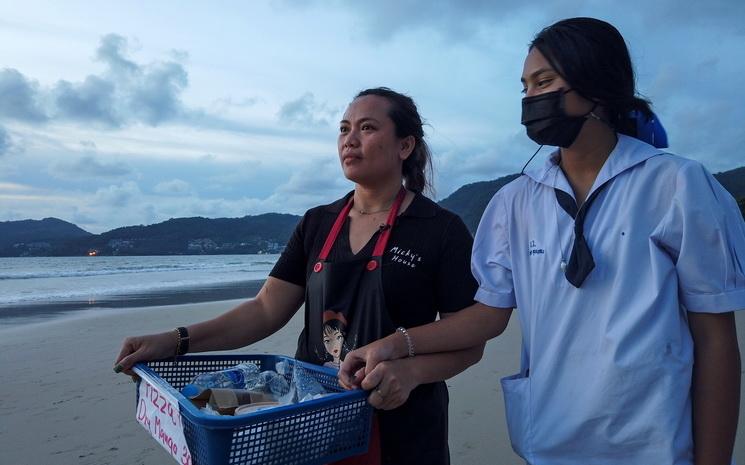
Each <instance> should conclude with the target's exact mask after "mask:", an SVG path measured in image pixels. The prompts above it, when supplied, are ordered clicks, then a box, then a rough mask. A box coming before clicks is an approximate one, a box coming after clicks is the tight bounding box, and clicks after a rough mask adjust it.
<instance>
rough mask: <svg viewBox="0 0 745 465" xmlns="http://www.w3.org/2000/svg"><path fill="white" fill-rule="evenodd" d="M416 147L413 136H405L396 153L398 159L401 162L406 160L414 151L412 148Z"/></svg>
mask: <svg viewBox="0 0 745 465" xmlns="http://www.w3.org/2000/svg"><path fill="white" fill-rule="evenodd" d="M415 146H416V139H415V138H414V136H406V137H404V138H403V139H401V146H400V149H399V151H398V157H399V158H400V159H401V160H406V159H407V158H409V156H410V155H411V153H412V152H413V151H414V147H415Z"/></svg>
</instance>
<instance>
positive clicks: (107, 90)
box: [0, 34, 189, 127]
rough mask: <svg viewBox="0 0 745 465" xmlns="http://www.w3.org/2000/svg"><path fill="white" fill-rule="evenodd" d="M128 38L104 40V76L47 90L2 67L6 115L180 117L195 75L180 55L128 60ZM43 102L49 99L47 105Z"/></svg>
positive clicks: (100, 53) (154, 121)
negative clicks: (183, 99)
mask: <svg viewBox="0 0 745 465" xmlns="http://www.w3.org/2000/svg"><path fill="white" fill-rule="evenodd" d="M127 45H128V43H127V40H126V39H125V38H124V37H121V36H119V35H116V34H108V35H106V36H104V37H103V38H102V39H101V43H100V45H99V47H98V50H97V51H96V57H97V59H98V60H99V61H100V62H102V63H103V64H104V65H105V66H106V70H105V71H104V72H102V73H101V74H91V75H88V76H87V77H86V78H85V79H84V80H83V81H82V82H69V81H66V80H59V81H58V82H57V83H56V84H55V85H53V86H52V87H51V88H50V89H44V88H41V87H40V86H39V85H38V84H37V83H36V82H35V81H32V80H30V79H28V78H26V77H25V76H24V75H23V74H21V73H20V72H19V71H18V70H15V69H4V70H2V71H0V117H6V118H10V119H15V120H19V121H25V122H44V121H47V120H49V119H52V120H71V121H79V122H86V123H93V124H99V125H102V126H106V127H121V126H124V125H129V124H134V123H143V124H146V125H149V126H157V125H160V124H163V123H166V122H170V121H174V120H178V119H180V118H181V117H182V116H183V115H184V113H185V110H184V106H183V104H182V102H181V94H182V93H183V91H184V89H185V88H186V87H187V85H188V82H189V78H188V73H187V72H186V70H185V69H184V67H183V65H182V64H181V63H180V62H178V61H176V60H177V59H178V57H179V56H182V55H183V54H172V55H173V56H175V57H176V58H174V59H168V60H161V61H156V62H153V63H147V64H139V63H137V62H135V61H132V60H130V59H128V58H127V56H126V54H127ZM41 102H45V104H42V103H41Z"/></svg>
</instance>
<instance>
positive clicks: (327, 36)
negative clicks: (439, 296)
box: [0, 0, 745, 233]
mask: <svg viewBox="0 0 745 465" xmlns="http://www.w3.org/2000/svg"><path fill="white" fill-rule="evenodd" d="M541 3H545V5H550V6H545V5H541ZM570 16H594V17H598V18H601V19H605V20H608V21H610V22H611V23H613V24H614V25H616V26H617V27H618V28H619V29H620V31H621V33H622V34H623V35H624V36H625V37H626V39H627V42H628V43H629V47H630V50H631V53H632V57H633V59H634V61H635V66H636V70H637V74H638V76H637V80H638V86H639V90H640V92H641V93H642V94H643V95H645V96H647V97H648V98H650V99H651V100H652V101H653V102H654V108H655V110H656V112H657V113H658V115H659V116H660V118H661V120H662V121H663V123H664V124H665V126H666V128H667V130H668V135H669V137H670V141H671V149H672V150H673V151H675V152H677V153H679V154H682V155H685V156H688V157H691V158H694V159H697V160H700V161H701V162H702V163H704V165H705V166H706V167H707V168H709V170H711V171H713V172H718V171H723V170H728V169H731V168H735V167H738V166H743V165H745V156H744V155H743V153H745V152H743V146H745V97H743V91H742V81H743V77H744V76H745V52H743V51H742V50H743V43H745V2H743V1H742V0H709V1H707V2H700V1H697V0H655V1H649V0H629V1H625V2H615V1H599V0H595V1H593V0H556V1H551V2H516V1H513V0H510V1H507V0H495V1H487V0H473V1H468V0H461V1H456V0H452V1H447V0H439V1H437V0H429V1H405V0H399V1H395V0H376V1H374V2H358V1H341V0H326V1H321V0H316V1H314V0H304V1H280V0H276V1H266V2H260V1H252V2H238V1H234V2H229V1H226V2H200V3H197V2H187V1H178V2H176V1H173V2H168V1H158V2H144V1H132V2H92V1H89V2H82V1H78V2H76V1H66V2H52V1H49V2H41V1H34V0H26V1H24V2H11V1H2V2H0V221H6V220H19V219H26V218H31V219H41V218H44V217H48V216H54V217H58V218H62V219H64V220H66V221H71V222H73V223H76V224H78V225H79V226H81V227H83V228H84V229H86V230H88V231H91V232H94V233H98V232H103V231H106V230H109V229H112V228H115V227H119V226H125V225H132V224H150V223H154V222H159V221H163V220H166V219H168V218H175V217H184V216H206V217H239V216H244V215H253V214H259V213H265V212H270V211H276V212H288V213H295V214H301V213H302V212H303V211H304V210H305V209H307V208H309V207H311V206H313V205H316V204H319V203H324V202H328V201H331V200H333V199H334V198H335V197H337V196H339V195H341V194H343V193H344V192H346V191H347V190H349V189H350V188H351V184H349V182H348V181H346V180H345V179H344V178H343V176H342V175H341V170H340V168H339V164H338V160H337V156H336V134H337V131H338V121H339V119H340V117H341V115H342V113H343V111H344V109H345V107H346V105H347V103H348V102H349V100H350V99H351V97H352V96H353V95H354V94H355V93H356V92H357V91H359V90H361V89H364V88H367V87H374V86H380V85H385V86H389V87H392V88H394V89H396V90H399V91H402V92H405V93H408V94H410V95H411V96H412V97H414V99H415V100H416V102H417V104H418V105H419V108H420V111H421V113H422V115H423V116H424V117H425V119H426V120H427V122H428V126H427V135H428V138H429V141H430V144H431V146H432V149H433V152H434V154H435V170H436V176H435V188H436V192H435V194H434V197H435V198H437V199H438V200H439V199H442V198H444V197H447V196H448V195H449V194H451V193H452V192H453V191H454V190H455V189H457V188H458V187H460V186H461V185H463V184H466V183H470V182H475V181H481V180H489V179H494V178H497V177H500V176H503V175H506V174H509V173H513V172H517V171H519V170H520V168H521V167H522V164H523V163H524V161H525V160H526V159H527V158H528V156H529V155H531V154H532V152H533V150H534V149H535V145H534V144H533V143H532V142H531V141H530V140H529V139H528V138H527V136H525V133H524V129H523V127H522V126H521V125H520V123H519V119H520V99H521V94H520V89H521V85H520V82H519V79H520V73H521V71H522V62H523V59H524V58H525V54H526V51H527V50H526V46H527V44H528V43H529V41H530V40H531V39H532V37H533V35H534V34H535V33H536V32H537V31H539V30H540V29H541V28H542V27H543V26H546V25H549V24H551V23H552V22H554V21H556V20H558V19H561V18H564V17H570ZM534 163H536V162H534Z"/></svg>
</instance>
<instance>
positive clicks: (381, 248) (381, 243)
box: [372, 186, 406, 258]
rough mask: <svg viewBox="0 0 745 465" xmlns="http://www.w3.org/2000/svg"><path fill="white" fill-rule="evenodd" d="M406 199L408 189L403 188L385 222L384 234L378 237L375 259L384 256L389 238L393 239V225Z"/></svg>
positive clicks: (374, 251)
mask: <svg viewBox="0 0 745 465" xmlns="http://www.w3.org/2000/svg"><path fill="white" fill-rule="evenodd" d="M404 197H406V189H404V187H403V186H401V190H400V191H398V195H397V196H396V201H395V202H393V206H392V207H391V211H390V213H388V219H387V220H386V221H385V227H384V228H383V232H382V233H380V236H378V242H377V243H376V244H375V249H374V250H373V254H372V256H373V258H375V257H382V256H383V252H385V246H386V245H387V244H388V238H389V237H391V230H392V229H393V223H395V221H396V217H397V216H398V211H399V210H400V209H401V204H403V203H404Z"/></svg>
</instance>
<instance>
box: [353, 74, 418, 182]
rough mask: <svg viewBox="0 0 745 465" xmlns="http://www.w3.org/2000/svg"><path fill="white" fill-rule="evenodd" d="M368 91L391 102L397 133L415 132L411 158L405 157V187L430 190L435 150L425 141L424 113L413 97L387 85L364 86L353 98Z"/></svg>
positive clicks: (401, 135) (366, 93)
mask: <svg viewBox="0 0 745 465" xmlns="http://www.w3.org/2000/svg"><path fill="white" fill-rule="evenodd" d="M366 95H377V96H378V97H383V98H385V99H386V100H388V101H389V102H390V103H391V108H390V110H389V111H388V116H389V117H390V118H391V120H393V124H394V125H395V126H396V137H398V138H404V137H409V136H414V150H412V152H411V155H409V158H407V159H406V160H404V164H403V172H402V174H403V178H404V184H405V185H406V188H407V189H409V190H410V191H414V192H417V193H419V192H424V191H425V190H428V191H430V190H431V189H432V185H431V183H430V181H429V179H428V174H430V173H432V154H431V152H430V151H429V146H428V145H427V143H426V142H425V141H424V129H423V128H422V126H423V125H422V117H421V116H419V110H417V108H416V104H415V103H414V100H412V98H411V97H409V96H408V95H404V94H400V93H398V92H396V91H394V90H391V89H389V88H387V87H376V88H373V89H365V90H363V91H362V92H360V93H359V94H357V95H356V96H355V97H354V98H360V97H364V96H366Z"/></svg>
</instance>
